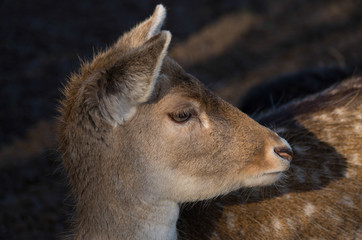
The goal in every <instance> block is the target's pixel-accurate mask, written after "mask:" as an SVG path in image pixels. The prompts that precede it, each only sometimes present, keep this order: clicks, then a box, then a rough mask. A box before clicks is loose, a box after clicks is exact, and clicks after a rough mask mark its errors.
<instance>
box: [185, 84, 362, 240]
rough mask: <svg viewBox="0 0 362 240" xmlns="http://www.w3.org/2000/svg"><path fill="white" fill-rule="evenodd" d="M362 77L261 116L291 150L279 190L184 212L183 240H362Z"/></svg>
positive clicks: (234, 197)
mask: <svg viewBox="0 0 362 240" xmlns="http://www.w3.org/2000/svg"><path fill="white" fill-rule="evenodd" d="M361 90H362V78H360V77H359V78H352V79H349V80H346V81H345V82H342V83H341V84H339V85H338V86H334V87H332V88H330V89H328V90H326V91H324V92H322V93H319V94H316V95H312V96H310V97H307V98H305V99H303V100H299V101H296V102H292V103H290V104H288V105H285V106H283V107H281V108H279V109H276V110H272V111H269V112H266V113H264V114H261V115H260V116H259V117H257V119H258V121H259V122H262V123H264V124H270V125H272V126H273V127H274V130H275V131H276V132H278V133H279V134H280V135H281V136H283V137H285V138H286V139H287V140H288V142H289V143H291V145H292V146H293V149H294V156H293V162H292V163H291V169H290V171H288V173H287V175H288V176H287V178H286V179H285V182H284V183H283V184H281V185H280V186H279V187H278V188H268V187H267V188H263V189H259V190H258V189H253V190H251V191H249V192H246V194H245V193H244V192H243V191H236V192H233V193H231V194H228V195H227V196H225V197H223V198H221V199H218V200H215V201H212V202H209V203H208V204H207V207H205V204H198V205H196V206H195V207H193V208H190V209H188V208H186V209H185V210H184V211H183V212H182V214H181V216H180V223H179V228H180V232H181V233H185V235H184V238H185V239H313V238H314V239H361V237H362V231H361V222H362V152H361V149H362V131H361V130H362V129H361V126H362V125H361V124H362V95H361V94H362V91H361Z"/></svg>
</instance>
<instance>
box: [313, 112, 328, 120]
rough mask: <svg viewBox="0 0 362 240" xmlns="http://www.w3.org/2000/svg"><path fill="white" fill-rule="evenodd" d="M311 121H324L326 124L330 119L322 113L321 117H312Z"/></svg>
mask: <svg viewBox="0 0 362 240" xmlns="http://www.w3.org/2000/svg"><path fill="white" fill-rule="evenodd" d="M313 120H319V121H326V122H327V121H329V120H330V117H329V116H328V115H327V114H325V113H323V114H321V115H315V116H313Z"/></svg>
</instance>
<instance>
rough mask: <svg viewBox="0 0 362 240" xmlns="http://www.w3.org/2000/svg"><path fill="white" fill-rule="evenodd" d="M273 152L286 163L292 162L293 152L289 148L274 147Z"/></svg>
mask: <svg viewBox="0 0 362 240" xmlns="http://www.w3.org/2000/svg"><path fill="white" fill-rule="evenodd" d="M274 152H275V153H276V154H278V155H279V157H281V158H284V159H285V160H288V161H292V158H293V150H292V149H291V148H290V147H276V148H274Z"/></svg>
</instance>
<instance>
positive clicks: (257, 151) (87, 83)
mask: <svg viewBox="0 0 362 240" xmlns="http://www.w3.org/2000/svg"><path fill="white" fill-rule="evenodd" d="M164 17H165V10H164V8H163V6H161V5H159V6H158V7H157V8H156V10H155V13H154V14H153V15H152V16H151V17H150V18H149V19H147V20H146V21H145V22H143V23H141V24H139V25H138V26H136V27H135V28H134V29H132V30H131V31H130V32H128V33H126V34H125V35H124V36H123V37H121V38H120V39H119V40H118V41H117V43H116V44H115V45H113V46H112V47H110V48H109V49H108V50H107V51H105V52H103V53H100V54H98V55H97V56H96V57H95V58H94V60H93V61H92V62H91V63H85V64H84V65H83V66H82V68H81V69H80V71H79V73H78V74H74V75H72V77H71V78H70V80H69V82H68V84H67V86H66V88H65V90H64V95H65V97H64V100H63V101H62V106H61V108H60V113H61V116H60V117H59V126H58V138H59V145H60V146H59V149H60V152H61V153H62V156H63V163H64V166H65V168H66V170H67V173H68V177H69V181H70V185H71V187H72V192H73V195H74V197H75V202H76V210H77V212H76V218H75V225H74V227H75V230H74V232H75V233H74V238H75V239H176V238H177V233H176V222H177V219H178V215H179V205H178V204H179V203H182V202H187V201H196V200H203V199H209V198H212V197H215V196H218V195H221V194H226V193H228V192H230V191H232V190H236V189H239V188H240V187H252V186H260V185H268V184H272V183H274V182H275V181H276V180H278V179H279V178H280V176H281V175H282V172H284V171H286V170H287V169H288V168H289V164H290V162H289V160H290V159H289V157H290V156H289V153H288V152H285V150H283V151H284V152H279V153H278V154H277V153H276V152H275V151H276V149H278V148H280V147H282V148H284V149H288V148H289V145H288V143H286V141H285V140H283V139H282V138H280V137H279V136H278V135H277V134H276V133H274V132H272V131H271V130H269V129H267V128H265V127H263V126H261V125H259V124H258V123H257V122H255V121H254V120H252V119H251V118H249V117H248V116H246V115H245V114H243V113H242V112H240V111H239V110H238V109H236V108H234V107H233V106H231V105H230V104H228V103H226V102H225V101H223V100H222V99H220V98H218V97H217V96H215V95H214V94H213V93H211V92H210V91H209V90H207V89H206V88H205V87H204V86H203V85H202V84H201V83H200V82H199V81H198V80H197V79H195V78H194V77H193V76H191V75H189V74H187V73H185V72H184V71H183V69H182V68H181V67H180V66H179V65H178V64H177V63H175V62H174V61H173V60H172V59H170V58H168V57H166V51H167V48H168V46H169V43H170V39H171V34H170V33H169V32H166V31H162V32H159V30H160V27H161V25H162V22H163V19H164ZM185 113H186V114H188V113H189V114H191V117H190V118H189V119H188V120H186V121H185V122H182V123H180V122H176V119H177V118H175V116H181V117H182V115H183V114H185ZM288 159H289V160H288Z"/></svg>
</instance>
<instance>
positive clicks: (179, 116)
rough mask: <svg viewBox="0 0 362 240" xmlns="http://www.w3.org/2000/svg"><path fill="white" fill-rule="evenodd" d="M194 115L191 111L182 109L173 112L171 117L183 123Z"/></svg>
mask: <svg viewBox="0 0 362 240" xmlns="http://www.w3.org/2000/svg"><path fill="white" fill-rule="evenodd" d="M191 116H192V114H191V112H189V111H181V112H176V113H171V114H170V117H171V119H172V120H174V121H175V122H177V123H183V122H186V121H187V120H189V119H190V117H191Z"/></svg>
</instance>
